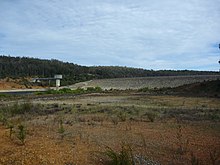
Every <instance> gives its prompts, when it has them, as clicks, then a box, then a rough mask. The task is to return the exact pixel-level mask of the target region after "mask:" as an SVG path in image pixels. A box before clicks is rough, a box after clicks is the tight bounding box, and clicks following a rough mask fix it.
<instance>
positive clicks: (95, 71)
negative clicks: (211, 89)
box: [0, 55, 217, 85]
mask: <svg viewBox="0 0 220 165" xmlns="http://www.w3.org/2000/svg"><path fill="white" fill-rule="evenodd" d="M54 74H62V75H63V77H64V80H63V81H62V85H67V84H73V83H76V82H80V81H86V80H91V79H103V78H122V77H147V76H177V75H204V74H217V72H208V71H189V70H181V71H175V70H159V71H153V70H145V69H140V68H130V67H120V66H92V67H87V66H80V65H77V64H73V63H68V62H62V61H58V60H55V59H51V60H42V59H37V58H28V57H10V56H4V55H2V56H0V78H5V77H11V78H18V77H53V76H54Z"/></svg>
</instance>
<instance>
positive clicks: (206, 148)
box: [0, 93, 220, 165]
mask: <svg viewBox="0 0 220 165" xmlns="http://www.w3.org/2000/svg"><path fill="white" fill-rule="evenodd" d="M10 101H11V100H10ZM22 102H24V103H26V104H27V105H26V104H25V105H26V109H29V110H30V111H25V112H24V113H23V112H22V111H21V110H19V113H17V111H18V109H17V111H12V110H11V111H10V112H14V114H12V115H11V116H10V115H8V118H7V123H3V122H2V123H1V125H0V164H2V165H8V164H16V165H20V164H21V165H22V164H23V165H28V164H33V165H35V164H36V165H38V164H45V165H46V164H51V165H52V164H57V165H62V164H63V165H64V164H65V165H67V164H68V165H73V164H74V165H76V164H77V165H85V164H91V165H98V164H100V165H101V164H105V162H106V161H105V159H106V157H105V156H103V153H105V151H106V148H107V147H110V148H112V149H113V150H114V151H116V152H119V151H120V149H121V145H123V144H126V145H129V146H130V147H131V148H132V153H133V155H134V156H136V157H143V159H145V160H151V161H153V162H155V163H157V164H167V165H168V164H175V165H176V164H177V165H178V164H184V165H185V164H192V163H191V162H192V160H193V159H196V160H199V162H200V163H201V164H212V163H213V157H214V158H215V159H216V160H215V162H216V163H217V162H218V161H219V159H220V129H219V128H220V100H219V99H218V98H204V97H203V98H202V97H201V98H194V97H191V98H189V97H178V96H166V95H161V96H150V95H142V94H137V93H135V94H134V93H130V94H129V93H108V94H85V95H79V96H72V95H69V96H65V97H36V98H35V97H31V99H30V97H29V100H28V99H27V98H23V99H22V100H14V103H11V102H10V104H12V106H11V107H10V108H11V109H12V108H13V107H15V106H14V105H16V106H19V105H22V104H23V103H22ZM6 104H7V101H5V105H4V106H3V105H2V109H4V110H5V111H6V108H8V105H7V106H6ZM5 107H6V108H5ZM15 113H16V114H15ZM2 114H3V113H2ZM149 114H151V115H152V114H153V121H152V120H151V117H152V116H151V115H149ZM20 124H22V125H23V126H24V128H25V132H26V137H25V141H24V144H22V142H21V141H20V140H19V138H18V134H19V133H18V125H20ZM10 125H13V131H12V132H11V133H10ZM210 155H212V156H210ZM218 163H219V162H218Z"/></svg>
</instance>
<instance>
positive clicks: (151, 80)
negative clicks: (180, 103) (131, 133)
mask: <svg viewBox="0 0 220 165" xmlns="http://www.w3.org/2000/svg"><path fill="white" fill-rule="evenodd" d="M217 79H220V74H219V75H194V76H157V77H138V78H114V79H99V80H91V81H86V82H81V83H76V84H74V85H72V86H70V87H71V88H78V87H81V88H86V87H96V86H99V87H101V88H102V89H111V88H112V89H122V90H124V89H140V88H144V87H148V88H149V89H152V88H165V87H178V86H181V85H185V84H191V83H195V82H203V81H209V80H217Z"/></svg>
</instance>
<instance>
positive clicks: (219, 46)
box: [218, 44, 220, 72]
mask: <svg viewBox="0 0 220 165" xmlns="http://www.w3.org/2000/svg"><path fill="white" fill-rule="evenodd" d="M218 48H219V49H220V44H219V45H218ZM218 63H219V64H220V60H219V61H218ZM219 72H220V69H219Z"/></svg>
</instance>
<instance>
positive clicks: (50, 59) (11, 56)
mask: <svg viewBox="0 0 220 165" xmlns="http://www.w3.org/2000/svg"><path fill="white" fill-rule="evenodd" d="M1 56H5V57H13V58H30V59H31V58H33V59H37V60H58V61H59V62H63V63H69V64H74V65H78V66H82V67H125V68H132V69H143V70H152V71H169V70H170V71H199V72H217V73H218V72H219V71H212V70H189V69H179V70H176V69H145V68H138V67H129V66H120V65H80V64H77V63H74V62H68V61H62V60H59V59H54V58H51V59H45V58H38V57H28V56H12V55H0V57H1Z"/></svg>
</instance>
